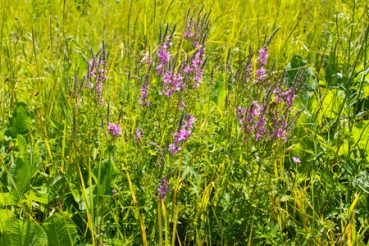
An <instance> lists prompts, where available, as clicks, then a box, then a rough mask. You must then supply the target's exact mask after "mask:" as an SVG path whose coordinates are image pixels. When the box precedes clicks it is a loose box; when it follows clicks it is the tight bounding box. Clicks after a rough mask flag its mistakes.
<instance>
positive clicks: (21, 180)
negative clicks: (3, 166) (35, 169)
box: [9, 157, 31, 197]
mask: <svg viewBox="0 0 369 246" xmlns="http://www.w3.org/2000/svg"><path fill="white" fill-rule="evenodd" d="M9 174H10V176H11V177H9V178H10V182H11V183H12V186H13V191H12V192H13V193H14V194H15V195H18V196H20V197H22V196H23V194H24V192H26V191H27V190H28V189H29V187H30V179H31V171H30V166H29V163H26V162H25V161H24V160H23V159H22V158H20V157H18V158H17V159H16V160H15V162H14V164H12V165H11V166H10V168H9Z"/></svg>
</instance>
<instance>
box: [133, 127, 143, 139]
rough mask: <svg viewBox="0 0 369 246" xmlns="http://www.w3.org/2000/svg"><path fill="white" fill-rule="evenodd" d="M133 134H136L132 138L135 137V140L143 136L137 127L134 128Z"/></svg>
mask: <svg viewBox="0 0 369 246" xmlns="http://www.w3.org/2000/svg"><path fill="white" fill-rule="evenodd" d="M135 135H136V137H135V138H134V139H135V141H136V142H137V141H140V139H141V138H142V136H143V134H142V132H141V131H140V129H138V128H136V130H135Z"/></svg>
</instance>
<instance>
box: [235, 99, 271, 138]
mask: <svg viewBox="0 0 369 246" xmlns="http://www.w3.org/2000/svg"><path fill="white" fill-rule="evenodd" d="M264 111H265V110H264V107H263V106H262V105H260V104H259V103H258V102H257V101H253V102H252V104H251V106H250V107H249V108H242V107H241V106H238V108H237V118H239V122H240V123H241V124H242V130H243V131H244V132H245V140H247V139H248V138H249V136H250V135H252V134H253V135H254V138H255V140H260V139H262V138H263V136H264V135H265V134H266V129H265V124H266V122H265V115H264V113H265V112H264Z"/></svg>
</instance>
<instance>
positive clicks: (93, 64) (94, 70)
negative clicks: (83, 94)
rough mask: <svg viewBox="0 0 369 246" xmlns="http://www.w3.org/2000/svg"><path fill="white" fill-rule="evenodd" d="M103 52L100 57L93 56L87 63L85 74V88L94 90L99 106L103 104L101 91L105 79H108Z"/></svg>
mask: <svg viewBox="0 0 369 246" xmlns="http://www.w3.org/2000/svg"><path fill="white" fill-rule="evenodd" d="M104 54H105V52H102V55H100V57H98V56H94V57H93V58H92V59H91V60H90V61H89V62H88V73H87V88H88V89H92V88H94V87H96V88H95V92H96V96H97V98H98V100H99V103H100V104H103V103H104V100H103V98H102V91H103V85H104V81H105V79H107V78H108V76H107V71H106V69H105V66H106V58H105V55H104Z"/></svg>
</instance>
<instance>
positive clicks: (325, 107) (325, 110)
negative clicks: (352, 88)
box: [321, 89, 348, 119]
mask: <svg viewBox="0 0 369 246" xmlns="http://www.w3.org/2000/svg"><path fill="white" fill-rule="evenodd" d="M344 99H345V93H344V92H343V91H342V90H338V89H332V90H328V91H327V93H326V94H325V97H324V99H323V103H322V112H321V114H323V115H324V116H325V117H327V118H331V119H333V118H335V116H337V115H338V113H339V110H340V108H341V106H342V104H343V103H344ZM342 113H343V114H344V115H348V112H347V110H346V105H345V106H344V108H343V112H342Z"/></svg>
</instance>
